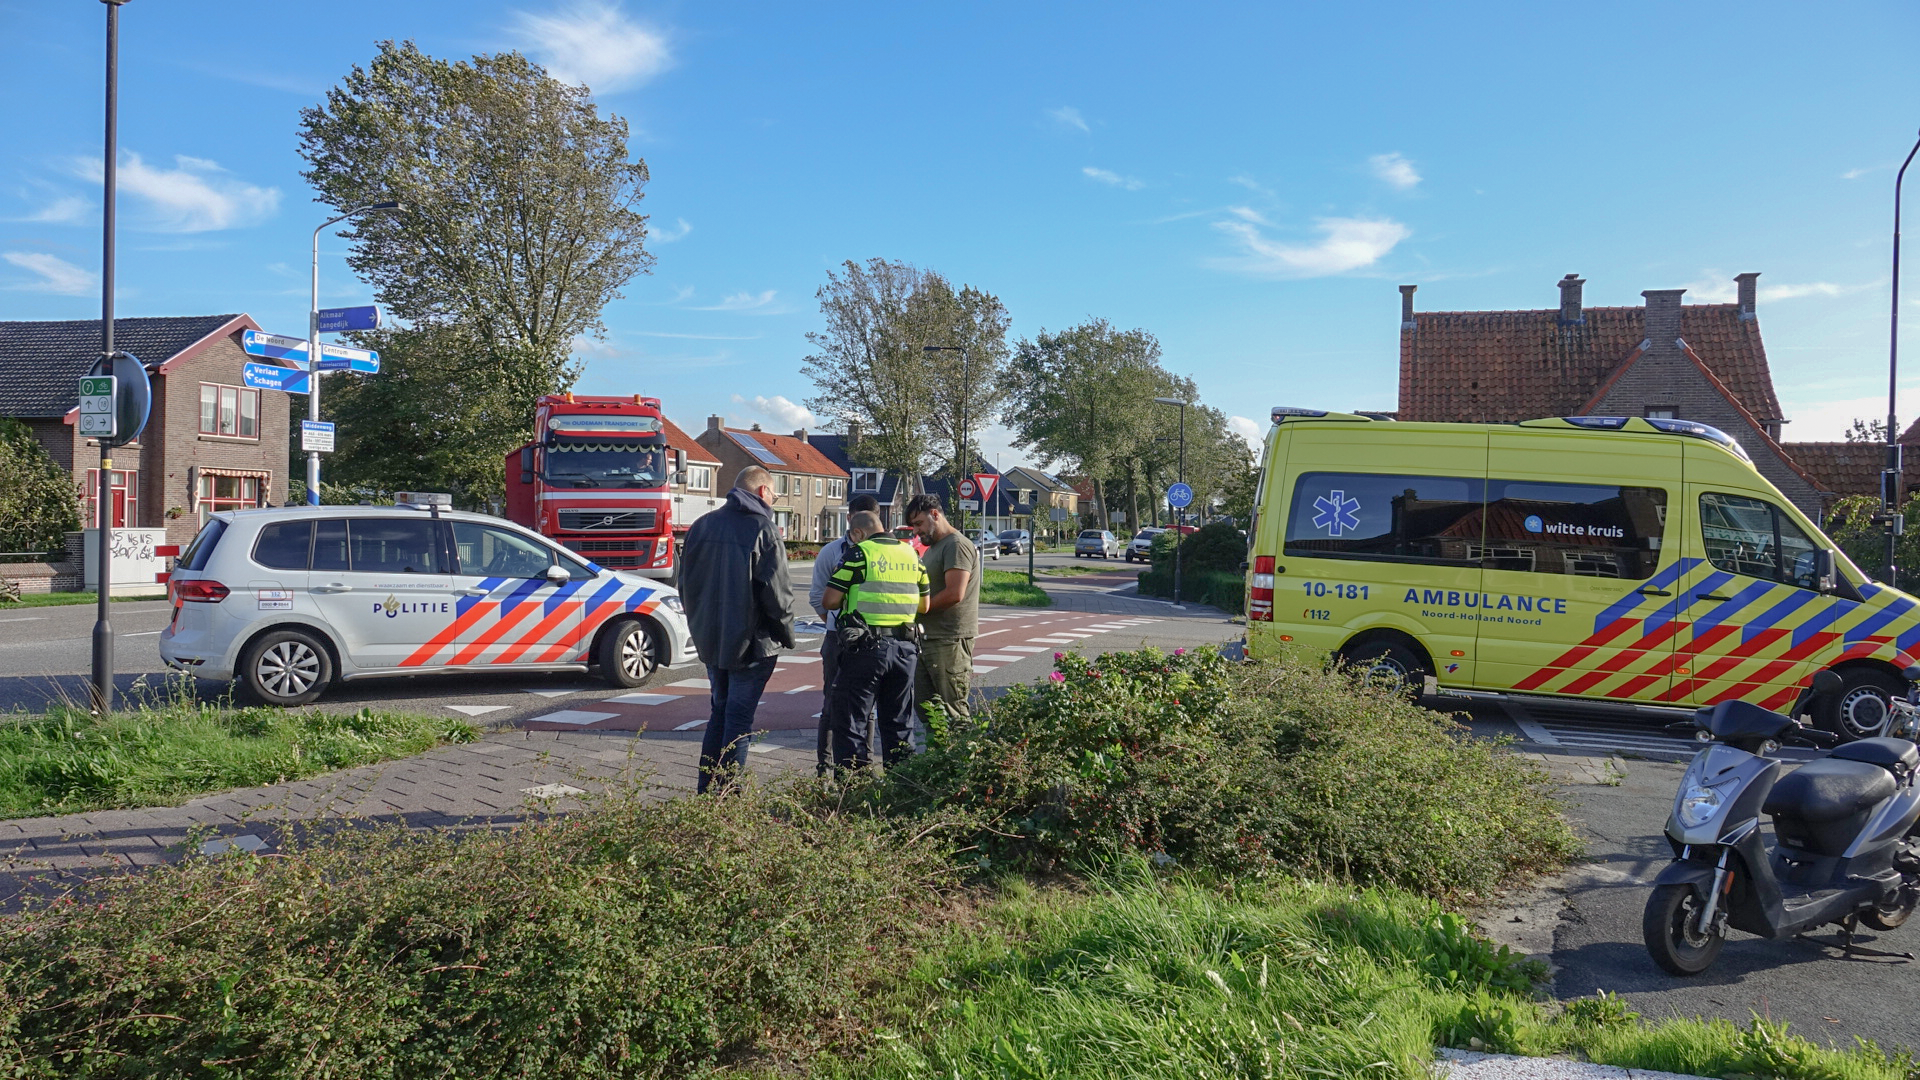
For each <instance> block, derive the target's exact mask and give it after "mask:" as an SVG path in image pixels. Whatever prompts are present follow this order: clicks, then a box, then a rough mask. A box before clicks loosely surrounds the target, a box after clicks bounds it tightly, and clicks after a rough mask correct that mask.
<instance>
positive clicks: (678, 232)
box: [647, 218, 693, 244]
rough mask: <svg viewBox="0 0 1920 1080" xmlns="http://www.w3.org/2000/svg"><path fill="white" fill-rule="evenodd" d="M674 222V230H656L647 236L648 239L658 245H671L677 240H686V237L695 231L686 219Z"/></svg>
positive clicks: (678, 219)
mask: <svg viewBox="0 0 1920 1080" xmlns="http://www.w3.org/2000/svg"><path fill="white" fill-rule="evenodd" d="M673 220H674V222H675V227H674V228H671V229H654V230H653V231H651V232H649V233H648V234H647V239H649V240H651V241H653V242H654V243H656V244H671V243H673V242H674V241H675V240H682V239H685V238H686V235H687V234H688V233H690V232H692V231H693V226H691V225H689V224H687V219H686V218H674V219H673Z"/></svg>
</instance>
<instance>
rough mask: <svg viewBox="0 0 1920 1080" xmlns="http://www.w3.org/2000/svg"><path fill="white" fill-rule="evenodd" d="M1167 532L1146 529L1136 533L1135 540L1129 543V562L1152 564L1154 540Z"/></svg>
mask: <svg viewBox="0 0 1920 1080" xmlns="http://www.w3.org/2000/svg"><path fill="white" fill-rule="evenodd" d="M1166 531H1167V530H1165V529H1155V528H1146V529H1141V530H1140V531H1139V532H1137V533H1134V534H1133V539H1132V540H1130V541H1128V542H1127V561H1128V562H1136V561H1137V562H1152V561H1153V538H1154V537H1156V536H1159V535H1160V534H1161V533H1163V532H1166Z"/></svg>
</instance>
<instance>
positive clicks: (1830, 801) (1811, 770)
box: [1761, 757, 1894, 823]
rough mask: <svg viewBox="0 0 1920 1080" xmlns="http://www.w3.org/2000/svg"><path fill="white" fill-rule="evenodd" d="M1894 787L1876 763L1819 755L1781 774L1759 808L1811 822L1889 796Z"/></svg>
mask: <svg viewBox="0 0 1920 1080" xmlns="http://www.w3.org/2000/svg"><path fill="white" fill-rule="evenodd" d="M1893 789H1894V783H1893V777H1892V776H1891V775H1889V774H1888V772H1887V770H1885V769H1883V768H1880V767H1879V766H1876V765H1869V764H1867V763H1866V762H1864V761H1847V760H1845V759H1841V758H1831V757H1829V758H1821V759H1820V760H1818V761H1809V762H1808V763H1806V764H1805V765H1802V766H1800V767H1799V768H1797V769H1795V770H1793V771H1792V772H1790V773H1788V774H1787V775H1786V776H1784V777H1781V779H1780V782H1779V783H1777V784H1775V785H1773V790H1772V791H1771V792H1768V794H1767V801H1766V804H1765V805H1763V806H1762V807H1761V809H1763V810H1765V811H1766V812H1767V813H1769V814H1774V815H1780V814H1786V815H1790V816H1792V817H1796V818H1799V819H1800V820H1802V821H1806V822H1811V823H1819V822H1826V821H1838V820H1840V819H1841V818H1844V817H1849V816H1851V815H1853V814H1856V813H1859V812H1860V811H1862V810H1865V809H1866V808H1868V807H1870V806H1872V805H1873V804H1874V803H1877V802H1879V801H1880V800H1882V799H1885V798H1888V797H1890V796H1891V795H1892V794H1893Z"/></svg>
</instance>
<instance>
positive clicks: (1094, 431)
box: [1007, 319, 1171, 522]
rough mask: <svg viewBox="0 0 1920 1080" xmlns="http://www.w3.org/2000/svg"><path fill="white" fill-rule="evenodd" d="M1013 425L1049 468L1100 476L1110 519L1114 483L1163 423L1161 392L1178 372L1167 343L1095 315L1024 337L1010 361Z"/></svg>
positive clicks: (1101, 502)
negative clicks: (1164, 362) (1168, 365)
mask: <svg viewBox="0 0 1920 1080" xmlns="http://www.w3.org/2000/svg"><path fill="white" fill-rule="evenodd" d="M1009 378H1010V379H1011V380H1012V388H1011V392H1010V407H1009V410H1008V415H1007V421H1008V426H1009V427H1011V428H1012V429H1013V432H1014V439H1015V441H1016V442H1018V443H1019V444H1020V445H1021V446H1023V447H1025V448H1027V449H1030V450H1032V451H1033V452H1034V453H1035V454H1037V455H1039V457H1040V459H1041V461H1042V462H1043V463H1045V464H1047V465H1048V466H1049V467H1051V466H1053V465H1054V463H1056V462H1063V463H1065V464H1066V466H1067V468H1068V470H1069V471H1071V472H1074V473H1077V474H1080V475H1083V476H1086V477H1088V478H1090V479H1091V480H1092V481H1093V487H1094V512H1095V514H1096V515H1097V516H1098V518H1099V519H1100V520H1101V521H1103V522H1104V521H1105V520H1106V519H1107V495H1106V487H1107V485H1108V484H1109V483H1111V482H1112V479H1113V477H1114V475H1115V473H1116V471H1120V472H1121V473H1122V475H1124V463H1126V462H1128V461H1130V460H1131V459H1132V458H1133V457H1135V456H1136V455H1137V454H1138V452H1139V450H1140V447H1141V444H1142V443H1143V442H1144V441H1146V440H1147V439H1148V438H1150V437H1151V436H1152V434H1153V432H1154V430H1155V422H1156V421H1155V417H1154V412H1155V411H1156V410H1163V409H1165V406H1161V405H1156V404H1154V401H1153V399H1154V398H1155V397H1158V396H1162V395H1163V391H1164V390H1165V389H1166V388H1167V387H1168V386H1169V385H1170V380H1171V376H1169V375H1168V373H1167V372H1166V370H1165V369H1164V368H1162V367H1161V366H1160V342H1159V341H1158V340H1157V339H1155V338H1154V336H1153V335H1152V334H1150V333H1148V332H1147V331H1145V330H1118V329H1115V328H1114V326H1113V325H1112V324H1111V323H1109V322H1107V321H1106V320H1105V319H1092V320H1089V321H1088V322H1085V323H1082V324H1080V325H1079V326H1075V327H1070V328H1068V329H1066V330H1062V331H1060V332H1058V333H1048V332H1047V331H1046V330H1041V331H1040V332H1039V333H1037V334H1035V335H1034V337H1033V339H1032V340H1030V341H1029V340H1022V341H1021V342H1020V343H1019V344H1018V345H1017V346H1016V347H1015V349H1014V354H1013V359H1012V362H1011V364H1010V365H1009Z"/></svg>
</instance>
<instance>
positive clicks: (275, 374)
mask: <svg viewBox="0 0 1920 1080" xmlns="http://www.w3.org/2000/svg"><path fill="white" fill-rule="evenodd" d="M308 378H309V376H308V375H307V373H306V372H304V371H298V370H295V369H294V368H284V367H275V366H274V365H272V364H255V363H251V362H249V363H248V364H247V366H246V367H244V368H241V369H240V381H241V382H243V383H246V384H247V385H248V386H250V387H252V388H254V389H255V390H279V391H281V392H283V393H288V394H304V393H306V392H307V379H308Z"/></svg>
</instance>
